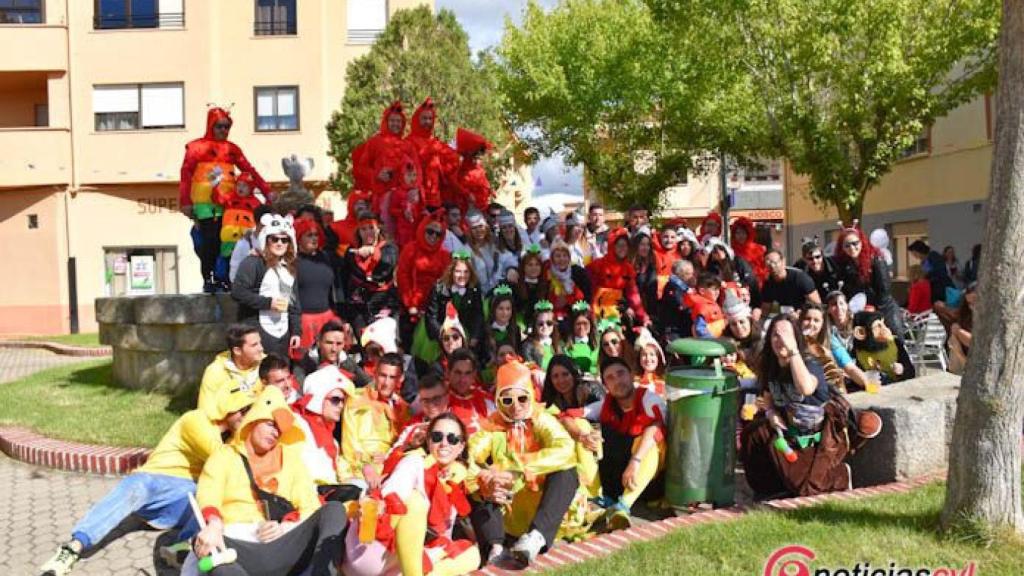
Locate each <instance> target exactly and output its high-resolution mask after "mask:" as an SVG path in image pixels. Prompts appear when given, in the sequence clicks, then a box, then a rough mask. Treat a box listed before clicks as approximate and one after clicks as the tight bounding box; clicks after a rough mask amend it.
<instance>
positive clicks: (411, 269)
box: [395, 210, 452, 349]
mask: <svg viewBox="0 0 1024 576" xmlns="http://www.w3.org/2000/svg"><path fill="white" fill-rule="evenodd" d="M446 231H447V227H446V226H445V217H444V210H438V211H436V212H434V213H433V214H431V215H430V216H427V217H425V218H421V219H420V223H419V227H418V228H417V229H416V241H415V242H410V243H408V244H406V245H404V246H402V247H401V253H400V254H399V256H398V269H397V271H396V273H395V281H396V283H397V284H398V298H399V300H401V302H402V316H401V318H400V320H401V327H400V334H401V336H400V337H401V340H402V345H403V346H404V347H405V348H406V349H409V348H410V346H412V334H413V329H414V328H415V327H416V324H417V323H418V322H419V321H420V319H421V317H422V316H423V312H424V311H425V310H426V308H427V298H428V297H429V296H430V291H431V290H433V289H434V284H436V283H437V281H438V280H439V279H440V278H441V275H442V274H444V271H445V268H447V267H448V264H449V263H450V262H451V260H452V255H451V253H450V252H448V251H447V250H445V249H444V247H443V246H442V245H441V244H442V240H444V234H445V232H446Z"/></svg>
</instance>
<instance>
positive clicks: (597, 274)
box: [587, 228, 647, 324]
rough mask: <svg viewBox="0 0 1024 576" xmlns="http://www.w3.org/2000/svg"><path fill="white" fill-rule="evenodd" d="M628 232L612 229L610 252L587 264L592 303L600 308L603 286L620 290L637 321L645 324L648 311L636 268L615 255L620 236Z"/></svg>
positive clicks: (621, 229) (609, 236)
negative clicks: (598, 298)
mask: <svg viewBox="0 0 1024 576" xmlns="http://www.w3.org/2000/svg"><path fill="white" fill-rule="evenodd" d="M627 234H628V232H627V231H626V229H625V228H616V229H615V230H612V231H611V233H609V234H608V253H607V254H605V255H604V256H602V257H601V258H598V259H597V260H594V261H593V262H591V263H590V265H588V266H587V272H588V273H590V283H591V286H592V287H593V290H594V302H593V303H591V306H592V307H593V308H594V309H595V310H597V309H598V308H599V306H598V305H597V296H598V294H599V293H600V292H601V289H602V288H609V289H612V290H619V291H621V292H622V296H623V298H625V299H626V303H627V304H628V305H629V307H630V308H631V309H632V310H633V313H634V314H635V315H636V319H637V321H638V322H640V323H641V324H643V323H645V322H646V321H647V313H646V312H645V311H644V304H643V301H641V300H640V293H639V292H638V291H637V289H636V269H635V268H633V265H632V264H631V263H630V262H629V260H626V259H623V260H619V259H618V258H616V256H615V242H616V241H617V240H618V239H619V237H621V236H624V235H627Z"/></svg>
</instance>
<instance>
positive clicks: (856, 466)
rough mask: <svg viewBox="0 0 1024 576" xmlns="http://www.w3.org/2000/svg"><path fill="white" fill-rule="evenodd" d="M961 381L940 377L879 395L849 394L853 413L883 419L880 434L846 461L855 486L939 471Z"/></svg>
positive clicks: (943, 464)
mask: <svg viewBox="0 0 1024 576" xmlns="http://www.w3.org/2000/svg"><path fill="white" fill-rule="evenodd" d="M959 392H960V378H959V377H958V376H954V375H952V374H948V373H938V374H933V375H929V376H924V377H922V378H917V379H914V380H909V381H906V382H900V383H898V384H895V385H891V386H885V387H883V388H882V389H881V391H880V392H879V393H878V394H867V393H864V392H859V393H856V394H851V395H850V397H849V399H850V404H851V405H853V407H854V408H860V409H871V410H874V411H876V412H877V413H878V415H879V416H881V418H882V422H883V428H882V433H881V434H879V436H878V437H877V438H874V439H873V440H871V441H870V442H868V444H867V445H866V446H864V448H862V449H861V450H860V451H859V452H858V453H857V454H854V455H853V456H852V457H851V458H850V466H851V467H852V468H853V480H854V485H855V486H873V485H876V484H883V483H887V482H894V481H898V480H905V479H907V478H913V477H916V476H921V475H924V474H928V473H930V472H935V471H937V470H942V469H944V468H945V467H946V465H947V463H948V457H949V443H950V438H951V435H952V430H953V418H954V416H955V414H956V398H957V395H958V394H959Z"/></svg>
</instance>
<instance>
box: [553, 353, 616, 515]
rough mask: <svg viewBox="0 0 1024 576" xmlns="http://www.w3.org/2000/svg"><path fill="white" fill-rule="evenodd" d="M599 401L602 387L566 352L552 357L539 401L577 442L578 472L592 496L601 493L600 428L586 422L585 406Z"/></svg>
mask: <svg viewBox="0 0 1024 576" xmlns="http://www.w3.org/2000/svg"><path fill="white" fill-rule="evenodd" d="M602 400H604V389H603V388H602V387H601V385H600V384H599V383H598V382H597V381H596V380H594V379H586V378H584V377H583V376H582V375H581V374H580V371H579V369H578V368H577V367H576V364H575V362H573V360H572V358H570V357H568V356H566V355H565V354H557V355H555V356H553V357H552V358H551V362H549V363H548V371H547V374H545V376H544V390H543V392H542V393H541V397H540V401H541V404H543V405H544V408H545V409H546V410H547V411H548V412H550V413H551V414H554V415H555V416H556V417H557V418H558V421H559V422H561V423H562V426H563V427H564V428H565V431H566V432H568V433H569V436H572V439H573V440H575V441H576V458H577V460H578V462H577V464H578V466H577V472H578V473H579V475H580V481H581V482H582V483H583V485H584V486H586V487H587V490H588V491H589V492H590V493H591V494H590V495H591V497H597V496H598V495H599V494H600V482H598V481H597V460H598V459H599V458H600V456H601V431H600V430H597V429H595V428H594V427H593V426H591V425H590V423H589V422H587V420H586V417H585V409H586V407H587V406H589V405H591V404H595V403H598V402H600V401H602Z"/></svg>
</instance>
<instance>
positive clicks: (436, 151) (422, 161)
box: [405, 98, 459, 211]
mask: <svg viewBox="0 0 1024 576" xmlns="http://www.w3.org/2000/svg"><path fill="white" fill-rule="evenodd" d="M427 110H432V111H434V113H435V116H434V118H435V122H436V118H437V116H436V112H437V108H436V106H435V105H434V101H433V100H431V99H430V98H427V99H426V100H424V101H423V103H422V104H420V105H419V107H418V108H416V111H415V112H413V114H412V127H411V128H410V129H409V135H408V136H406V137H405V140H406V141H407V142H409V144H411V145H412V147H413V148H414V149H415V150H416V156H417V159H418V161H419V168H420V170H419V172H420V176H421V178H422V181H423V182H422V186H421V187H420V194H421V199H422V201H423V205H424V206H425V207H426V208H427V210H430V211H433V210H436V209H438V208H440V207H441V203H442V199H441V185H442V182H444V181H445V180H446V179H447V178H450V177H452V176H453V175H454V173H455V171H456V170H457V167H458V165H459V155H458V153H457V152H455V150H452V148H451V146H449V145H448V144H447V143H446V142H443V141H441V140H439V139H438V138H437V137H435V136H434V125H433V124H432V125H431V126H430V127H429V128H426V127H424V126H422V125H420V116H422V115H423V113H424V112H425V111H427Z"/></svg>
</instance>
